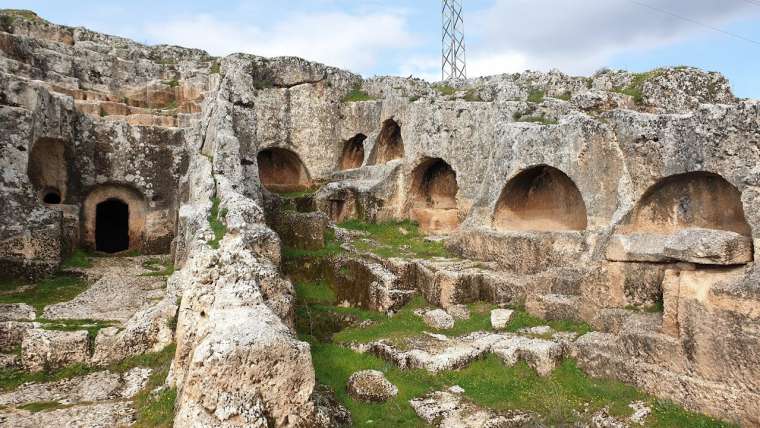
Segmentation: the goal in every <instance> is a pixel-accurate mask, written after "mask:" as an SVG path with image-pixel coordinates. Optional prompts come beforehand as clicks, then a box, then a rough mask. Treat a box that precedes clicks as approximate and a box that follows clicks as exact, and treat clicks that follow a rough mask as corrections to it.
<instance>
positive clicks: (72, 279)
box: [0, 274, 88, 315]
mask: <svg viewBox="0 0 760 428" xmlns="http://www.w3.org/2000/svg"><path fill="white" fill-rule="evenodd" d="M87 286H88V285H87V282H86V281H85V280H84V279H82V278H79V277H76V276H69V275H63V274H58V275H56V276H53V277H50V278H47V279H43V280H42V281H40V282H38V283H37V284H36V285H34V286H33V287H31V288H28V289H26V290H22V291H19V292H17V293H8V294H3V295H0V303H26V304H28V305H30V306H32V307H33V308H34V309H35V311H36V312H37V315H41V314H42V310H43V309H45V306H48V305H53V304H55V303H61V302H67V301H69V300H71V299H73V298H75V297H76V296H78V295H79V294H80V293H82V292H83V291H85V290H86V289H87ZM6 287H7V285H5V286H3V287H2V288H6Z"/></svg>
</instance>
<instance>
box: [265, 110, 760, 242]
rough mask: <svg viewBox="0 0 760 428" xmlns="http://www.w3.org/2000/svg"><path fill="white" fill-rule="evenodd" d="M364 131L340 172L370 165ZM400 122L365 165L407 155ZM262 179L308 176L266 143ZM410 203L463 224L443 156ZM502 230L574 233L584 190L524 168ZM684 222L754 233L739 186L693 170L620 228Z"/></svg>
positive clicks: (510, 189)
mask: <svg viewBox="0 0 760 428" xmlns="http://www.w3.org/2000/svg"><path fill="white" fill-rule="evenodd" d="M366 139H367V137H366V135H364V134H357V135H356V136H354V137H353V138H350V139H348V140H346V141H345V142H344V145H343V150H342V154H341V158H340V162H339V164H338V169H339V170H347V169H353V168H358V167H361V166H362V165H364V163H365V152H364V142H365V140H366ZM403 156H404V145H403V140H402V137H401V128H400V126H399V124H398V123H397V122H396V121H395V120H393V119H388V120H386V121H385V122H383V126H382V129H381V131H380V133H379V135H378V139H377V143H376V144H375V146H374V147H373V150H372V153H371V154H370V155H369V156H368V157H367V159H366V164H367V165H376V164H381V163H386V162H389V161H391V160H394V159H399V158H403ZM258 163H259V171H260V176H261V181H262V183H263V184H264V186H265V187H267V188H269V189H270V190H274V191H291V190H302V189H304V188H308V187H310V186H311V184H312V182H311V178H310V176H309V173H308V171H307V169H306V166H305V165H304V163H303V162H302V161H301V159H300V157H299V156H298V155H297V154H296V153H294V152H292V151H289V150H286V149H281V148H269V149H265V150H262V151H261V152H260V153H259V155H258ZM410 181H411V183H410V188H409V189H408V198H407V202H406V204H407V209H408V212H409V214H410V216H411V217H412V218H413V219H415V220H418V221H419V222H420V223H421V224H423V226H424V227H426V228H428V229H430V230H434V231H451V230H453V229H455V228H456V227H457V226H458V224H459V220H460V219H459V215H460V213H459V209H458V208H459V204H458V202H457V195H458V191H459V187H458V183H457V175H456V172H455V171H454V169H453V168H452V167H451V165H450V164H449V163H447V162H446V161H445V160H443V159H441V158H424V159H422V160H421V161H420V162H419V163H418V165H417V166H416V167H415V168H414V169H413V170H412V173H411V180H410ZM491 227H493V228H494V229H496V230H503V231H510V230H511V231H539V232H542V231H572V230H585V229H586V228H587V227H588V213H587V209H586V204H585V202H584V199H583V195H582V194H581V192H580V190H579V189H578V187H577V185H576V184H575V182H573V180H572V179H571V178H570V177H569V176H568V175H567V174H565V173H564V172H562V171H561V170H559V169H557V168H555V167H552V166H549V165H536V166H533V167H529V168H526V169H524V170H522V171H521V172H519V173H518V174H517V175H515V176H514V177H512V178H511V179H510V180H508V182H507V183H506V184H505V186H504V187H503V189H502V191H501V193H500V195H499V198H498V200H497V202H496V205H495V208H494V211H493V215H492V218H491ZM687 227H700V228H707V229H718V230H728V231H733V232H737V233H740V234H742V235H745V236H749V235H751V228H750V226H749V224H748V223H747V220H746V218H745V215H744V210H743V208H742V203H741V194H740V192H739V190H738V189H737V188H736V187H735V186H733V185H732V184H731V183H729V182H728V181H727V180H725V179H724V178H723V177H721V176H720V175H717V174H714V173H710V172H691V173H685V174H679V175H674V176H670V177H667V178H664V179H662V180H660V181H658V182H657V183H655V184H654V185H653V186H651V187H650V188H649V189H648V190H647V191H646V192H645V193H644V195H643V196H642V197H641V199H640V200H639V202H638V203H637V204H636V205H635V207H634V209H633V210H632V212H631V213H630V214H629V215H628V217H627V218H626V219H625V220H624V221H623V224H622V226H621V228H620V231H621V232H624V233H632V232H636V231H642V232H651V233H672V232H673V231H676V230H678V229H682V228H687Z"/></svg>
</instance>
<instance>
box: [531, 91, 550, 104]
mask: <svg viewBox="0 0 760 428" xmlns="http://www.w3.org/2000/svg"><path fill="white" fill-rule="evenodd" d="M545 97H546V91H544V90H543V89H531V90H530V91H529V92H528V102H529V103H540V102H543V101H544V98H545Z"/></svg>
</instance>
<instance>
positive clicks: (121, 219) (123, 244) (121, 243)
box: [95, 198, 129, 254]
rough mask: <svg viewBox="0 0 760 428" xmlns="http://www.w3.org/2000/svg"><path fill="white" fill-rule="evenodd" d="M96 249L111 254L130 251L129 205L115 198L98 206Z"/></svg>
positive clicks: (96, 210)
mask: <svg viewBox="0 0 760 428" xmlns="http://www.w3.org/2000/svg"><path fill="white" fill-rule="evenodd" d="M95 249H96V250H97V251H102V252H104V253H110V254H113V253H118V252H121V251H126V250H128V249H129V205H127V204H126V203H124V202H122V201H120V200H119V199H115V198H114V199H108V200H106V201H103V202H101V203H99V204H98V205H97V206H96V208H95Z"/></svg>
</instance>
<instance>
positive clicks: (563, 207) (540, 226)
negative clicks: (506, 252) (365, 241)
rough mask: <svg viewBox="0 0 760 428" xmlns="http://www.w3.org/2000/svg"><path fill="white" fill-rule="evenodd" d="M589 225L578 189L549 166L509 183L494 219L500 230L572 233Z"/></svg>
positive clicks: (565, 175) (516, 177)
mask: <svg viewBox="0 0 760 428" xmlns="http://www.w3.org/2000/svg"><path fill="white" fill-rule="evenodd" d="M587 225H588V220H587V214H586V204H585V203H584V202H583V197H582V195H581V192H580V191H579V190H578V187H577V186H576V185H575V183H574V182H573V180H571V179H570V177H568V176H567V174H565V173H564V172H562V171H560V170H558V169H556V168H553V167H551V166H548V165H539V166H535V167H532V168H529V169H526V170H525V171H522V172H521V173H519V174H517V175H516V176H515V177H513V178H512V179H511V180H509V182H507V184H506V186H504V189H503V190H502V192H501V196H500V197H499V200H498V202H497V203H496V210H495V212H494V216H493V226H494V228H496V229H498V230H518V231H520V230H522V231H568V230H584V229H586V227H587Z"/></svg>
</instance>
